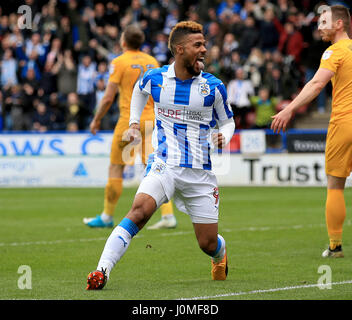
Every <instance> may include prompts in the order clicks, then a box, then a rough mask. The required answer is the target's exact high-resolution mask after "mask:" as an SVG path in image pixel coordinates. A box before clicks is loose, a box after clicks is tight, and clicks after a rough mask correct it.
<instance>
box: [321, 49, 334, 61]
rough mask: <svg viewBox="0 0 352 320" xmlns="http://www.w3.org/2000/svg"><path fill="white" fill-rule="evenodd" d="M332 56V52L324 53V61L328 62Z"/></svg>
mask: <svg viewBox="0 0 352 320" xmlns="http://www.w3.org/2000/svg"><path fill="white" fill-rule="evenodd" d="M331 55H332V50H326V51H325V52H324V53H323V56H322V59H323V60H328V59H329V58H330V57H331Z"/></svg>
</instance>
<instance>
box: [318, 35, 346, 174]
mask: <svg viewBox="0 0 352 320" xmlns="http://www.w3.org/2000/svg"><path fill="white" fill-rule="evenodd" d="M320 68H325V69H328V70H331V71H332V72H334V73H335V74H334V76H333V77H332V79H331V82H332V87H333V91H332V111H331V118H330V123H329V128H328V135H327V140H326V149H325V170H326V173H327V174H328V175H332V176H335V177H348V176H349V175H350V172H351V171H352V76H351V75H352V40H351V39H343V40H340V41H338V42H336V43H335V44H333V45H331V46H330V47H329V48H327V49H326V50H325V52H324V53H323V55H322V58H321V62H320Z"/></svg>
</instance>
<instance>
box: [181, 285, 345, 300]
mask: <svg viewBox="0 0 352 320" xmlns="http://www.w3.org/2000/svg"><path fill="white" fill-rule="evenodd" d="M343 284H352V280H346V281H341V282H332V283H328V284H305V285H300V286H292V287H283V288H273V289H261V290H252V291H247V292H230V293H223V294H217V295H214V296H203V297H192V298H179V299H176V300H207V299H216V298H224V297H235V296H245V295H251V294H261V293H270V292H280V291H288V290H296V289H306V288H316V287H318V288H321V289H326V288H324V287H327V286H329V285H335V286H336V285H343Z"/></svg>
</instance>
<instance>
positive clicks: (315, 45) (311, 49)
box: [302, 29, 328, 113]
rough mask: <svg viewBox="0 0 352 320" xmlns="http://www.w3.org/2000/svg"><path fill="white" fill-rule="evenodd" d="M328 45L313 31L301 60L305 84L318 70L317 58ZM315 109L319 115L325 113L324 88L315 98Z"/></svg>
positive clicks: (315, 30) (316, 30) (316, 31)
mask: <svg viewBox="0 0 352 320" xmlns="http://www.w3.org/2000/svg"><path fill="white" fill-rule="evenodd" d="M327 47H328V44H327V43H326V42H323V41H322V40H321V37H320V35H319V31H318V29H314V31H313V36H312V40H311V41H310V43H309V46H308V47H307V49H306V50H305V52H304V53H305V54H304V56H303V59H302V65H303V67H304V69H305V70H304V76H305V78H304V80H305V82H306V83H307V82H308V81H310V80H311V79H312V78H313V76H314V74H315V72H316V71H317V70H318V68H319V64H320V61H319V59H317V57H320V56H321V55H322V54H323V52H324V51H325V50H326V49H327ZM316 102H317V108H318V112H319V113H324V112H325V111H326V88H325V87H324V89H323V90H321V91H320V93H319V95H318V97H317V100H316Z"/></svg>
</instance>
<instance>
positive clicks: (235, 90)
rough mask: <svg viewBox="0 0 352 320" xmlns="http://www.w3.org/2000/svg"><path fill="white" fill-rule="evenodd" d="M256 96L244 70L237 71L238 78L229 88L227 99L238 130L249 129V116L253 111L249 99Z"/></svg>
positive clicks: (231, 82) (230, 83) (232, 81)
mask: <svg viewBox="0 0 352 320" xmlns="http://www.w3.org/2000/svg"><path fill="white" fill-rule="evenodd" d="M252 95H254V88H253V85H252V83H251V81H250V80H248V79H245V75H244V71H243V69H242V68H238V69H237V70H236V78H235V79H233V80H231V81H230V82H229V84H228V86H227V98H228V102H229V103H230V105H231V107H232V111H233V114H234V118H235V122H236V128H242V129H247V128H248V123H247V120H246V117H247V114H248V113H249V112H250V111H251V102H250V100H249V97H250V96H252Z"/></svg>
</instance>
